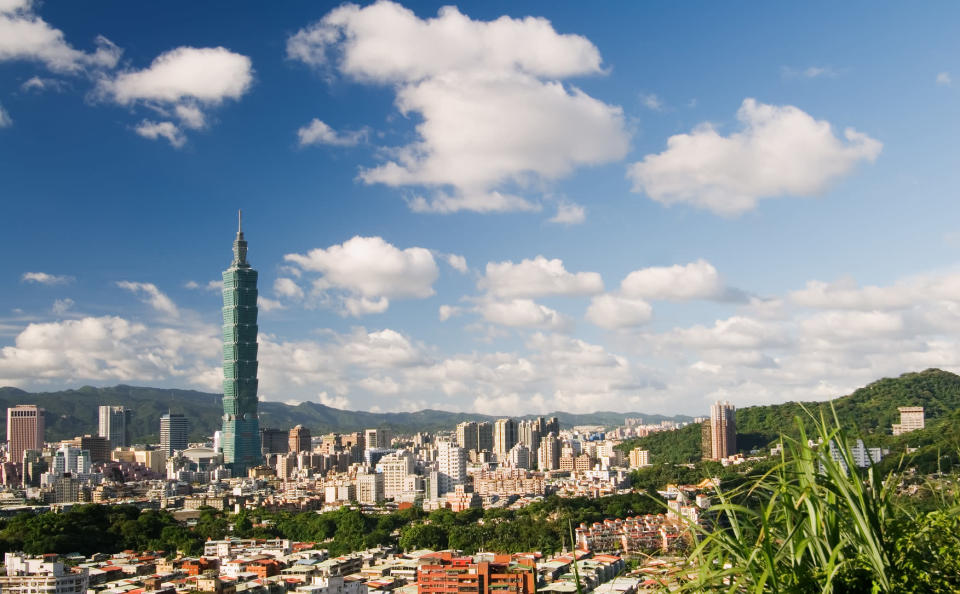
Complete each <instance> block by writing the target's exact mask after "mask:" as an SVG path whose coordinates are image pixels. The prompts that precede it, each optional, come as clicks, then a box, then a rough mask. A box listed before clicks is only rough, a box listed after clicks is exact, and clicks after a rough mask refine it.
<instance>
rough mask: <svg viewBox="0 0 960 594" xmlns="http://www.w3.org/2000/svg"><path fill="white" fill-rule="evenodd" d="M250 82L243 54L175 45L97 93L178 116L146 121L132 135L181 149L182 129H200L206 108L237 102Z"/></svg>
mask: <svg viewBox="0 0 960 594" xmlns="http://www.w3.org/2000/svg"><path fill="white" fill-rule="evenodd" d="M252 84H253V67H252V65H251V61H250V58H248V57H247V56H244V55H241V54H237V53H234V52H231V51H230V50H228V49H226V48H223V47H203V48H197V47H178V48H175V49H172V50H170V51H168V52H165V53H163V54H160V55H159V56H157V57H156V58H155V59H154V60H153V62H152V63H151V64H150V66H149V67H147V68H144V69H142V70H128V71H125V72H120V73H117V74H116V75H115V76H112V77H104V78H102V79H101V80H100V82H99V83H98V85H97V93H98V95H99V96H101V97H104V98H107V99H109V100H111V101H114V102H115V103H118V104H120V105H127V106H130V105H136V104H144V105H148V106H150V107H152V108H154V109H155V110H156V111H158V112H160V113H162V114H166V115H167V116H168V117H175V118H177V120H178V121H179V123H174V122H173V121H163V122H152V121H148V120H144V121H143V122H141V123H140V125H138V126H137V127H136V128H135V131H136V132H137V134H140V135H141V136H143V137H144V138H150V139H157V138H161V137H162V138H166V139H167V140H168V141H169V142H170V144H171V145H173V146H175V147H179V146H182V145H183V143H184V142H185V141H186V139H185V137H184V136H183V134H182V131H183V129H184V128H186V129H193V130H196V129H200V128H204V127H205V126H206V125H207V120H206V111H205V110H209V109H211V108H213V107H216V106H219V105H220V104H222V103H223V102H224V101H227V100H230V99H233V100H238V99H240V98H241V97H242V96H243V95H244V94H246V92H247V91H248V90H249V89H250V86H251V85H252Z"/></svg>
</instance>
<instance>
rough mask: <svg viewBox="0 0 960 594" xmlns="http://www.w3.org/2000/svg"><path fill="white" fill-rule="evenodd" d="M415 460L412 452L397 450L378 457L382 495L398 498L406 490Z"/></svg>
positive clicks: (388, 497)
mask: <svg viewBox="0 0 960 594" xmlns="http://www.w3.org/2000/svg"><path fill="white" fill-rule="evenodd" d="M415 464H416V461H415V460H414V457H413V452H410V451H409V450H397V451H396V452H393V453H392V454H387V455H386V456H384V457H383V458H380V462H379V463H378V466H379V467H380V468H381V469H382V470H383V496H384V497H386V498H387V499H398V498H399V497H400V496H401V495H403V494H404V491H405V490H406V485H407V480H408V478H409V477H410V475H412V474H413V473H414V469H415Z"/></svg>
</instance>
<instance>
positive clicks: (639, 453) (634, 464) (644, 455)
mask: <svg viewBox="0 0 960 594" xmlns="http://www.w3.org/2000/svg"><path fill="white" fill-rule="evenodd" d="M644 466H650V450H641V449H640V448H634V449H632V450H630V468H643V467H644Z"/></svg>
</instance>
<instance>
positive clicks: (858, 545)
mask: <svg viewBox="0 0 960 594" xmlns="http://www.w3.org/2000/svg"><path fill="white" fill-rule="evenodd" d="M833 420H834V422H833V424H828V423H827V422H826V421H825V420H824V418H823V417H821V418H820V419H819V421H818V422H817V423H816V432H817V436H818V437H819V438H820V439H821V440H822V441H821V443H822V444H829V443H831V441H832V442H833V443H836V444H838V445H839V447H837V448H836V450H837V451H838V452H839V453H840V458H841V461H835V460H834V459H833V457H832V456H831V455H830V450H829V448H828V447H827V446H826V445H822V446H821V447H819V448H815V447H810V446H808V445H807V434H806V431H805V429H804V426H805V423H803V422H802V421H801V420H800V419H799V418H798V419H797V420H796V423H797V427H798V434H799V438H798V439H792V438H789V437H784V438H783V439H784V446H785V448H784V452H783V454H782V458H781V463H780V464H779V465H777V466H776V467H774V468H773V469H772V470H770V471H769V472H767V473H766V474H764V475H763V476H761V477H759V478H757V479H755V480H753V481H750V482H747V483H745V484H743V485H741V486H740V487H738V488H736V489H734V490H730V491H727V492H724V493H721V494H720V504H719V505H717V506H716V508H715V511H717V512H719V516H718V522H719V525H718V526H717V527H715V529H713V530H712V531H711V530H703V531H701V533H700V534H699V535H698V537H699V542H698V544H697V546H696V547H695V548H694V550H693V552H692V554H691V556H690V562H691V565H692V568H693V571H694V573H695V576H694V577H693V579H692V580H691V581H690V582H689V583H688V584H686V585H685V588H686V589H687V590H689V591H704V590H721V591H730V592H956V591H960V516H958V511H960V509H958V506H957V499H956V495H955V494H954V495H953V496H952V497H947V496H946V495H942V496H941V499H940V500H939V502H938V505H937V506H936V508H935V509H934V510H933V511H926V512H922V511H917V509H916V508H914V507H912V506H910V505H909V503H908V500H905V499H901V498H898V497H897V494H896V489H897V487H898V485H899V484H900V476H899V475H898V474H896V473H889V474H887V475H886V476H885V477H884V478H883V479H881V478H880V475H879V473H878V472H876V469H874V468H869V469H867V470H866V471H865V472H863V473H862V474H861V473H860V472H858V471H856V470H854V471H853V472H849V471H847V469H848V468H851V469H853V468H855V464H854V459H853V455H852V453H851V452H850V449H849V448H848V447H846V446H845V444H846V435H845V433H844V431H843V430H842V429H841V428H840V423H839V421H837V418H836V415H835V414H834V417H833ZM807 422H808V423H809V420H808V421H807Z"/></svg>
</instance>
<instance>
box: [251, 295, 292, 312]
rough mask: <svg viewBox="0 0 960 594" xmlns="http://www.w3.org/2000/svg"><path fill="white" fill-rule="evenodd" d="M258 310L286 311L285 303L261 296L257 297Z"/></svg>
mask: <svg viewBox="0 0 960 594" xmlns="http://www.w3.org/2000/svg"><path fill="white" fill-rule="evenodd" d="M257 308H258V309H259V310H260V311H265V312H266V311H279V310H281V309H286V308H287V306H285V305H284V304H283V303H281V302H279V301H277V300H276V299H269V298H267V297H263V296H261V295H258V296H257Z"/></svg>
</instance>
